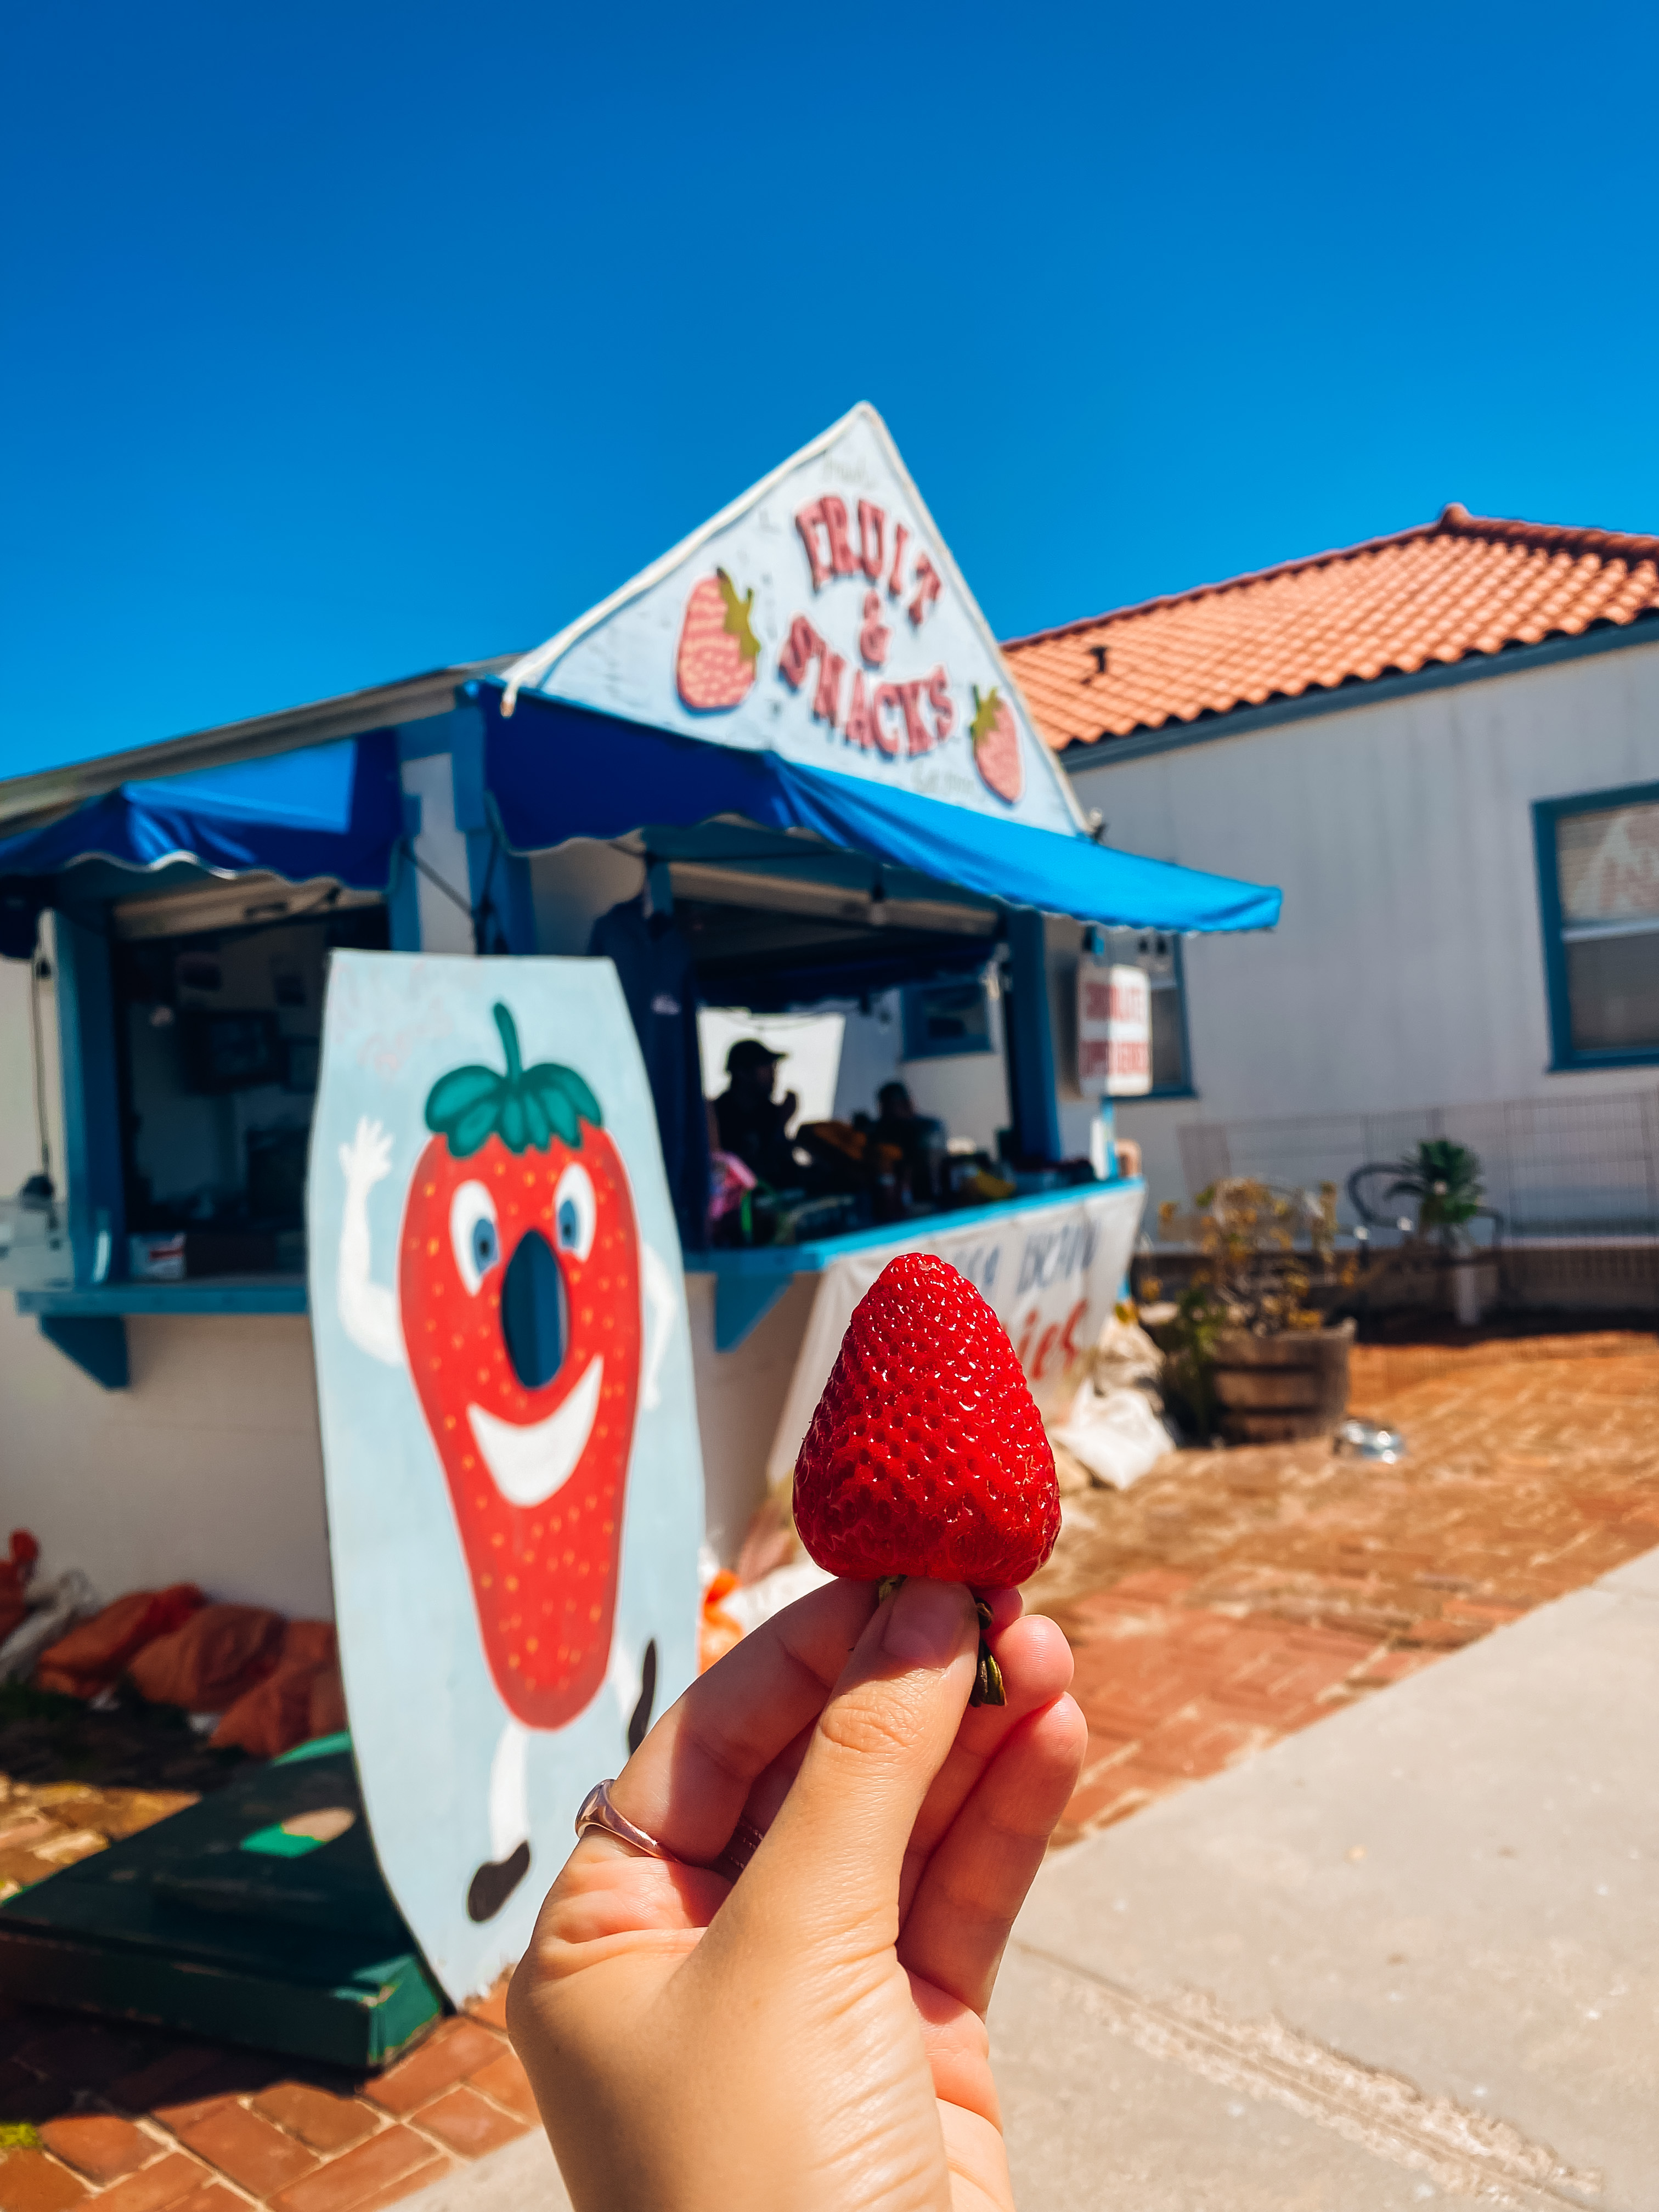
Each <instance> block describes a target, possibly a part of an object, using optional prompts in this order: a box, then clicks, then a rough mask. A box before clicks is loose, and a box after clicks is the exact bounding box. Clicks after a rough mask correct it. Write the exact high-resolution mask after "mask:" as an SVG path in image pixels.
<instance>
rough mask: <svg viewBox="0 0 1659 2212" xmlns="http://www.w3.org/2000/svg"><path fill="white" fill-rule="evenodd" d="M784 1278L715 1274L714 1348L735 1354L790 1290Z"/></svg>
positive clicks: (778, 1276)
mask: <svg viewBox="0 0 1659 2212" xmlns="http://www.w3.org/2000/svg"><path fill="white" fill-rule="evenodd" d="M789 1282H790V1278H789V1277H788V1276H787V1275H725V1274H720V1275H716V1276H715V1278H714V1349H715V1351H716V1352H735V1351H736V1350H737V1348H738V1346H739V1345H740V1344H741V1343H742V1342H743V1340H744V1337H746V1336H748V1335H749V1334H750V1333H751V1332H752V1331H753V1330H755V1329H757V1328H759V1326H760V1324H761V1322H763V1321H764V1320H765V1318H766V1316H767V1315H768V1314H769V1313H770V1312H771V1310H772V1309H773V1307H774V1306H775V1305H776V1304H777V1303H778V1300H779V1299H780V1298H781V1297H782V1296H783V1294H784V1292H785V1291H787V1289H788V1287H789Z"/></svg>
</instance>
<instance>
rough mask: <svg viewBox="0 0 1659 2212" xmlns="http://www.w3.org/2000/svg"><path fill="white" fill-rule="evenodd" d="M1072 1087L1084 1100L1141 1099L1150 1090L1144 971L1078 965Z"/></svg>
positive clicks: (1090, 962) (1148, 1012)
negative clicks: (1079, 1092) (1075, 1039)
mask: <svg viewBox="0 0 1659 2212" xmlns="http://www.w3.org/2000/svg"><path fill="white" fill-rule="evenodd" d="M1077 1087H1078V1089H1079V1091H1082V1092H1083V1093H1084V1095H1085V1097H1089V1098H1102V1097H1105V1098H1140V1097H1145V1095H1146V1092H1147V1091H1150V1090H1151V1089H1152V985H1151V983H1150V981H1148V980H1147V975H1146V969H1144V968H1127V967H1108V966H1107V965H1106V964H1105V963H1104V962H1103V961H1098V960H1080V961H1079V963H1078V970H1077Z"/></svg>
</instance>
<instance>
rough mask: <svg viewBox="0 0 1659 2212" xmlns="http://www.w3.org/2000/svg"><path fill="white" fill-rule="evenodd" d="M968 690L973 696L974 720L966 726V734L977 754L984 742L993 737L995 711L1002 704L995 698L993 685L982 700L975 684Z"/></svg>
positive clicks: (995, 688) (995, 692) (995, 723)
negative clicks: (971, 740)
mask: <svg viewBox="0 0 1659 2212" xmlns="http://www.w3.org/2000/svg"><path fill="white" fill-rule="evenodd" d="M968 688H969V690H970V691H971V692H972V693H973V695H974V719H973V720H972V721H971V722H969V725H968V734H969V737H970V738H972V739H973V744H974V750H975V752H977V751H978V750H979V749H980V747H981V745H982V744H984V743H985V740H986V739H987V738H988V737H991V736H993V735H994V733H995V731H996V726H997V709H998V708H999V707H1000V705H1001V703H1002V702H1001V701H1000V699H999V698H998V697H997V687H996V685H995V684H993V685H992V686H991V688H990V690H988V691H987V693H986V695H985V696H984V697H983V698H982V699H981V697H980V696H979V686H978V684H969V687H968Z"/></svg>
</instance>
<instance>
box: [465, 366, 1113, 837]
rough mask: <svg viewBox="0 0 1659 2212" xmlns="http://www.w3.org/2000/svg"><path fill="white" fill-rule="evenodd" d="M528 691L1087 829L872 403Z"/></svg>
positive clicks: (679, 556) (562, 638) (551, 653)
mask: <svg viewBox="0 0 1659 2212" xmlns="http://www.w3.org/2000/svg"><path fill="white" fill-rule="evenodd" d="M506 684H507V693H506V707H507V710H509V711H510V708H511V703H512V702H513V699H514V698H515V697H516V696H517V694H518V692H519V690H521V689H526V688H528V689H533V690H540V691H543V692H544V693H546V694H547V695H548V696H550V697H552V698H556V699H562V700H566V701H568V702H570V703H571V704H572V705H575V706H580V707H588V708H594V709H597V710H598V711H599V712H600V713H602V714H616V715H619V716H621V717H623V719H625V720H629V721H634V722H641V723H645V724H647V725H649V726H651V727H653V728H657V729H667V730H676V731H678V732H681V733H682V734H683V735H684V736H686V737H693V738H706V739H708V740H709V741H710V742H711V743H714V744H722V745H734V746H738V747H743V748H748V749H750V750H765V751H770V752H774V753H777V754H781V755H782V756H783V757H785V758H787V759H790V760H797V761H799V762H801V763H805V764H806V765H809V766H811V767H814V768H829V769H836V770H838V771H840V772H841V773H842V774H844V775H854V776H860V777H863V778H867V779H869V780H870V781H874V782H878V783H881V784H885V785H888V786H896V787H901V788H902V789H905V790H908V791H914V792H916V793H921V794H922V795H923V796H925V797H928V798H933V799H945V800H947V801H948V802H950V803H951V805H957V806H968V807H971V808H973V809H974V810H975V811H977V812H979V813H982V814H990V815H994V816H998V817H1002V818H1004V819H1012V820H1016V821H1020V822H1024V823H1030V824H1031V825H1033V826H1035V827H1036V828H1038V829H1054V830H1059V831H1061V832H1063V833H1065V834H1066V835H1076V834H1080V832H1081V830H1082V823H1081V818H1080V817H1079V814H1078V811H1077V807H1076V803H1075V801H1074V800H1073V797H1072V794H1071V791H1070V787H1069V786H1068V785H1067V783H1066V778H1065V776H1064V775H1063V774H1062V772H1061V770H1060V767H1059V765H1058V763H1056V762H1055V760H1054V756H1053V754H1052V753H1051V752H1050V751H1049V750H1048V746H1047V745H1045V744H1043V742H1042V739H1041V738H1039V737H1038V735H1037V733H1036V730H1035V728H1034V727H1033V726H1032V724H1031V720H1030V715H1029V714H1027V712H1026V710H1025V707H1024V702H1023V701H1022V700H1021V698H1020V696H1019V694H1018V691H1017V690H1015V688H1014V685H1013V683H1012V679H1011V678H1010V677H1009V674H1008V671H1007V669H1006V666H1005V665H1004V664H1003V660H1002V656H1001V654H1000V652H999V651H998V649H997V645H996V641H995V639H994V637H993V635H992V634H991V631H990V629H989V627H988V626H987V623H986V621H985V618H984V617H983V616H982V615H981V612H980V611H979V609H978V607H977V606H976V605H975V603H974V600H973V598H972V596H971V594H970V593H969V590H968V587H967V586H966V584H965V583H964V582H963V580H962V577H961V574H959V572H958V570H957V566H956V563H955V562H954V561H953V560H952V559H951V556H950V553H949V551H948V550H946V547H945V542H944V540H943V538H940V536H939V531H938V529H937V527H936V526H935V525H934V522H933V517H932V516H931V515H930V514H929V513H928V512H927V508H926V507H924V506H923V505H922V503H921V497H920V495H919V494H918V493H917V491H916V489H915V485H914V484H913V483H911V482H910V479H909V477H908V476H907V475H906V473H905V471H904V465H903V463H902V461H901V460H900V459H899V457H898V453H897V452H896V448H895V447H894V445H893V442H892V440H891V439H890V437H889V435H888V434H887V429H886V426H885V425H884V423H883V422H882V420H881V417H880V416H878V414H877V413H876V411H875V410H874V409H873V408H872V407H869V406H859V407H855V408H854V410H853V411H852V413H851V414H850V415H848V416H846V417H844V419H843V420H842V422H838V423H837V424H836V426H835V428H833V429H832V430H829V431H828V432H827V433H826V434H825V435H824V436H823V437H822V438H820V439H818V440H817V441H816V442H815V443H814V444H812V445H811V446H809V447H806V449H805V452H803V453H798V454H797V455H796V456H795V458H794V459H793V460H790V461H787V462H785V463H784V465H783V466H782V467H781V468H780V469H778V470H776V471H774V473H773V474H772V475H771V476H769V477H767V478H766V479H765V481H764V482H763V483H759V484H757V486H756V487H755V489H753V490H752V491H750V492H749V493H747V494H745V495H744V497H743V498H742V499H740V500H738V501H735V502H734V503H733V504H732V506H731V507H727V508H726V510H725V512H724V513H720V514H718V515H716V516H715V517H714V520H713V521H712V522H709V523H708V524H706V525H705V526H703V528H702V529H701V530H699V531H697V532H696V533H695V534H694V535H693V536H692V537H690V538H687V539H686V540H685V542H684V544H681V545H679V546H677V547H676V548H675V550H674V551H673V552H671V553H670V554H667V555H665V556H664V558H663V559H662V560H660V561H659V562H656V564H655V565H654V566H653V568H648V569H647V570H646V571H645V573H644V574H642V575H641V576H637V577H635V580H634V581H633V582H632V583H631V584H628V585H625V586H623V589H622V590H621V591H620V592H616V593H614V594H613V595H612V597H611V599H607V600H605V603H604V604H603V605H601V606H599V607H596V608H595V609H594V610H593V611H592V613H591V614H589V615H586V616H584V617H582V619H581V620H580V622H579V623H574V624H573V625H572V626H571V628H570V629H568V630H565V631H562V632H561V634H560V635H558V636H557V637H556V638H554V639H552V640H550V642H549V643H548V644H547V645H545V646H544V647H541V649H540V650H539V651H538V652H536V653H531V654H529V655H528V656H527V657H526V659H524V660H522V661H520V663H519V664H518V665H516V666H515V667H513V668H512V669H509V670H508V671H507V678H506Z"/></svg>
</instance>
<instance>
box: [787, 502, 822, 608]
mask: <svg viewBox="0 0 1659 2212" xmlns="http://www.w3.org/2000/svg"><path fill="white" fill-rule="evenodd" d="M795 527H796V529H797V530H799V532H800V542H801V544H803V545H804V546H805V548H806V557H807V559H808V560H809V561H810V562H811V564H812V589H813V590H814V591H815V592H816V591H817V588H818V586H820V585H821V584H824V583H827V582H828V580H829V564H828V563H827V562H825V561H824V560H823V558H822V556H820V554H819V552H818V532H819V531H820V530H822V529H823V501H822V500H821V499H815V500H814V501H812V504H811V507H801V508H800V509H799V511H798V512H797V513H796V516H795Z"/></svg>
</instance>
